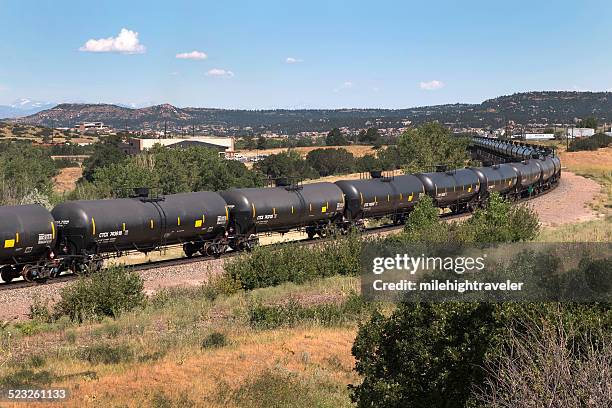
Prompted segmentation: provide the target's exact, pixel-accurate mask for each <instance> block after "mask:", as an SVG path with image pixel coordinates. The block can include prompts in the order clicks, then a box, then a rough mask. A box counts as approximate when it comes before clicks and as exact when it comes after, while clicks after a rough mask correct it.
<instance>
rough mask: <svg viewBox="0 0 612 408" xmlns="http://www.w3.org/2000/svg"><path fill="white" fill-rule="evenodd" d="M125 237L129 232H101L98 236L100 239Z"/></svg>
mask: <svg viewBox="0 0 612 408" xmlns="http://www.w3.org/2000/svg"><path fill="white" fill-rule="evenodd" d="M123 235H127V230H125V231H122V230H119V231H109V232H101V233H99V234H98V238H114V237H120V236H123Z"/></svg>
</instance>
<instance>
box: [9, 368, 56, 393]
mask: <svg viewBox="0 0 612 408" xmlns="http://www.w3.org/2000/svg"><path fill="white" fill-rule="evenodd" d="M56 379H57V377H56V376H55V375H54V374H53V373H52V372H50V371H47V370H42V371H34V370H31V369H29V368H25V369H20V370H18V371H16V372H14V373H10V374H5V375H3V376H2V377H0V387H1V388H4V389H7V388H8V389H21V388H35V387H44V386H48V385H49V384H51V383H52V382H53V381H55V380H56Z"/></svg>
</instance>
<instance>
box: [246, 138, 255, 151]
mask: <svg viewBox="0 0 612 408" xmlns="http://www.w3.org/2000/svg"><path fill="white" fill-rule="evenodd" d="M256 147H257V143H256V142H255V138H254V137H253V136H252V135H248V136H245V137H244V148H245V149H247V150H253V149H255V148H256Z"/></svg>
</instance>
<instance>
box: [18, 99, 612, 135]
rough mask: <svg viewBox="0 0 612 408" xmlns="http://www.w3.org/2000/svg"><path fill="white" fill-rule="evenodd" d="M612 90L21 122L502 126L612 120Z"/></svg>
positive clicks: (78, 108) (70, 110)
mask: <svg viewBox="0 0 612 408" xmlns="http://www.w3.org/2000/svg"><path fill="white" fill-rule="evenodd" d="M611 112H612V93H610V92H568V91H543V92H525V93H517V94H514V95H507V96H500V97H498V98H493V99H489V100H487V101H484V102H482V103H480V104H461V103H458V104H451V105H435V106H423V107H414V108H408V109H374V108H373V109H320V110H315V109H302V110H284V109H276V110H257V111H255V110H253V111H249V110H226V109H208V108H179V107H175V106H172V105H168V104H164V105H156V106H150V107H147V108H141V109H130V108H125V107H121V106H116V105H110V104H61V105H57V106H56V107H54V108H52V109H48V110H45V111H42V112H39V113H36V114H34V115H30V116H26V117H24V118H19V119H15V122H16V123H27V124H32V125H44V126H71V125H73V124H74V122H75V121H99V120H101V121H103V122H105V123H106V124H108V125H111V126H113V127H115V128H117V129H143V128H145V127H150V128H152V129H163V128H164V126H165V125H166V124H170V125H172V126H178V127H181V126H183V127H186V128H189V127H190V126H192V125H194V124H195V125H219V126H224V127H226V128H229V127H232V126H236V127H240V128H245V127H252V128H257V129H260V131H267V130H270V131H273V132H277V133H285V134H295V133H297V132H304V131H327V130H329V129H331V128H334V127H343V126H348V127H350V128H356V129H358V128H367V127H369V126H370V125H371V124H376V126H378V127H385V128H386V127H396V128H398V127H404V126H405V125H404V122H405V121H406V120H410V121H412V122H413V123H414V124H417V125H418V124H422V123H425V122H430V121H439V122H440V123H451V124H454V125H455V126H458V127H467V126H470V127H488V126H490V127H495V128H498V127H503V126H504V125H505V123H506V121H508V120H513V121H515V122H517V123H524V124H527V123H548V124H554V123H559V124H563V123H570V122H571V121H572V120H573V118H586V117H594V118H596V119H597V120H599V121H600V122H612V113H611Z"/></svg>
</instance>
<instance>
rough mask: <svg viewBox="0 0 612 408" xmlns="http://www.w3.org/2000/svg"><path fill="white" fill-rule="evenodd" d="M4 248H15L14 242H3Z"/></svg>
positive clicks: (9, 240) (12, 240) (11, 240)
mask: <svg viewBox="0 0 612 408" xmlns="http://www.w3.org/2000/svg"><path fill="white" fill-rule="evenodd" d="M4 247H5V248H14V247H15V240H14V239H7V240H4Z"/></svg>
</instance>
